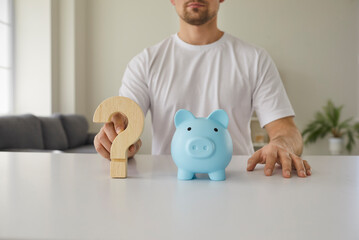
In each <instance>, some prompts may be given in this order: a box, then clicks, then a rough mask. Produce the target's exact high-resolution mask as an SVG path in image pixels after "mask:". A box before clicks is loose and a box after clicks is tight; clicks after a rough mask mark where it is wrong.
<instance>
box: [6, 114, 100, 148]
mask: <svg viewBox="0 0 359 240" xmlns="http://www.w3.org/2000/svg"><path fill="white" fill-rule="evenodd" d="M88 129H89V126H88V122H87V120H86V118H85V117H84V116H82V115H76V114H71V115H65V114H54V115H52V116H50V117H37V116H34V115H32V114H25V115H14V116H1V117H0V151H22V152H24V151H31V152H51V151H54V150H58V151H61V152H72V153H96V150H95V148H94V146H93V140H94V137H95V135H96V134H95V133H89V132H88Z"/></svg>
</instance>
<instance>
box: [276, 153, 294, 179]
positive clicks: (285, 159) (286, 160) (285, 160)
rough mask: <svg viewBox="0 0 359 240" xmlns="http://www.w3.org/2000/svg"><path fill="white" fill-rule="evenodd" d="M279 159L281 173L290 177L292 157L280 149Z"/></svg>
mask: <svg viewBox="0 0 359 240" xmlns="http://www.w3.org/2000/svg"><path fill="white" fill-rule="evenodd" d="M279 161H280V162H281V165H282V175H283V177H285V178H289V177H290V172H291V170H292V159H291V158H290V155H289V154H288V153H287V152H284V151H281V152H280V153H279Z"/></svg>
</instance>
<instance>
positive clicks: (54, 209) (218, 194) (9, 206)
mask: <svg viewBox="0 0 359 240" xmlns="http://www.w3.org/2000/svg"><path fill="white" fill-rule="evenodd" d="M306 159H307V160H309V161H310V163H311V165H312V167H313V175H312V176H311V177H308V178H298V177H297V176H292V178H291V179H284V178H282V176H281V172H280V170H279V169H276V170H275V172H274V175H273V176H272V177H266V176H264V173H263V165H261V166H260V167H259V168H258V169H257V170H255V171H254V172H246V170H245V169H246V161H247V157H242V156H234V157H233V159H232V162H231V163H230V165H229V166H228V168H227V170H226V174H227V180H226V181H223V182H213V181H210V180H209V179H208V177H207V176H204V175H201V176H200V178H199V179H195V180H192V181H177V179H176V171H177V169H176V166H175V165H174V163H173V161H172V160H171V157H170V156H149V155H138V156H136V158H135V159H133V160H132V161H130V162H129V168H128V176H129V178H127V179H124V180H123V179H111V178H110V170H109V165H110V164H109V161H107V160H105V159H102V158H101V157H100V156H99V155H91V154H50V153H6V152H5V153H4V152H3V153H0V238H1V239H10V238H11V239H131V240H134V239H151V240H152V239H156V240H158V239H166V240H169V239H206V240H207V239H216V240H218V239H301V240H303V239H316V240H317V239H335V240H337V239H345V240H348V239H359V174H358V172H359V157H331V156H316V157H315V156H310V157H307V158H306Z"/></svg>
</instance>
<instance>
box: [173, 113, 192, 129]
mask: <svg viewBox="0 0 359 240" xmlns="http://www.w3.org/2000/svg"><path fill="white" fill-rule="evenodd" d="M195 118H196V117H195V116H193V114H192V113H191V112H190V111H187V110H185V109H180V110H178V111H177V112H176V115H175V126H176V127H178V126H179V125H181V123H183V122H185V121H188V120H192V119H195Z"/></svg>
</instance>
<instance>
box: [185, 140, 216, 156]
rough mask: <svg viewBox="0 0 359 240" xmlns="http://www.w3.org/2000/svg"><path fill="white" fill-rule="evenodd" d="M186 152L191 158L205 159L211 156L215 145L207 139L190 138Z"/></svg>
mask: <svg viewBox="0 0 359 240" xmlns="http://www.w3.org/2000/svg"><path fill="white" fill-rule="evenodd" d="M186 150H187V153H188V154H189V155H190V156H191V157H195V158H207V157H209V156H211V155H212V154H213V152H214V150H215V144H214V142H213V141H212V140H210V139H209V138H205V137H197V138H192V139H189V140H188V142H187V146H186Z"/></svg>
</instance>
